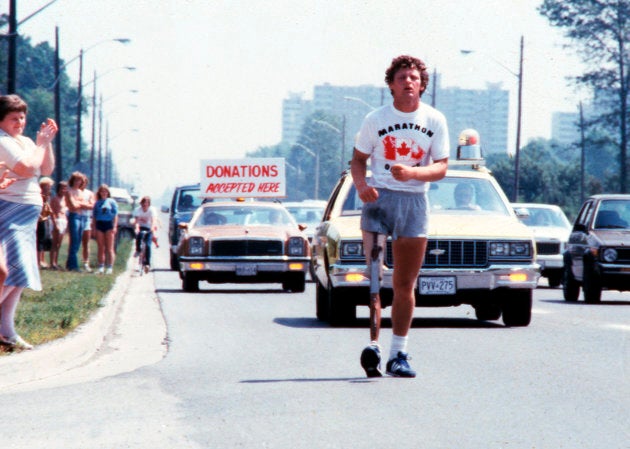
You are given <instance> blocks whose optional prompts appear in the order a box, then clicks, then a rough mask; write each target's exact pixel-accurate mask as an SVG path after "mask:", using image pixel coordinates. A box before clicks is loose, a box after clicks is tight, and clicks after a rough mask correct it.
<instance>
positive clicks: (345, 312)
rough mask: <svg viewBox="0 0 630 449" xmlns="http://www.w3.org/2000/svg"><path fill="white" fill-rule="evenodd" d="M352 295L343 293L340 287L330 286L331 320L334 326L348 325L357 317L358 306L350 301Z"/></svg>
mask: <svg viewBox="0 0 630 449" xmlns="http://www.w3.org/2000/svg"><path fill="white" fill-rule="evenodd" d="M351 299H352V298H351V297H350V295H343V294H341V293H340V292H339V289H336V288H333V287H328V311H329V317H328V318H329V321H330V324H331V325H332V326H335V327H340V326H348V325H351V324H352V323H354V321H356V319H357V308H356V306H355V304H354V303H353V302H352V301H350V300H351Z"/></svg>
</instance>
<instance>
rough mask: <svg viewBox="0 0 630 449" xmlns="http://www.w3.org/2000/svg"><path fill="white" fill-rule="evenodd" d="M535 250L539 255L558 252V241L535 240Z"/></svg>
mask: <svg viewBox="0 0 630 449" xmlns="http://www.w3.org/2000/svg"><path fill="white" fill-rule="evenodd" d="M536 252H537V253H538V255H539V256H548V255H551V254H560V243H554V242H536Z"/></svg>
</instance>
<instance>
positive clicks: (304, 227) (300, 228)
mask: <svg viewBox="0 0 630 449" xmlns="http://www.w3.org/2000/svg"><path fill="white" fill-rule="evenodd" d="M298 228H299V230H300V231H305V230H306V228H308V225H306V224H304V223H298Z"/></svg>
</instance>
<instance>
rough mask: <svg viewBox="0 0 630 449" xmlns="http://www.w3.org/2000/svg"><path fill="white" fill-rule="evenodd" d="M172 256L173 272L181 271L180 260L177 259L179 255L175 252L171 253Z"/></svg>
mask: <svg viewBox="0 0 630 449" xmlns="http://www.w3.org/2000/svg"><path fill="white" fill-rule="evenodd" d="M170 254H171V260H170V262H171V270H173V271H179V259H178V258H177V254H175V253H174V252H172V251H171V252H170Z"/></svg>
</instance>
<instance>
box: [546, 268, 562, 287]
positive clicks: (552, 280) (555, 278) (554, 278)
mask: <svg viewBox="0 0 630 449" xmlns="http://www.w3.org/2000/svg"><path fill="white" fill-rule="evenodd" d="M547 282H548V283H549V287H551V288H556V287H559V286H560V284H562V270H558V271H554V272H553V273H550V274H549V275H548V276H547Z"/></svg>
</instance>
